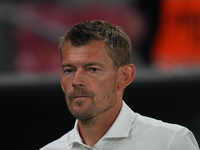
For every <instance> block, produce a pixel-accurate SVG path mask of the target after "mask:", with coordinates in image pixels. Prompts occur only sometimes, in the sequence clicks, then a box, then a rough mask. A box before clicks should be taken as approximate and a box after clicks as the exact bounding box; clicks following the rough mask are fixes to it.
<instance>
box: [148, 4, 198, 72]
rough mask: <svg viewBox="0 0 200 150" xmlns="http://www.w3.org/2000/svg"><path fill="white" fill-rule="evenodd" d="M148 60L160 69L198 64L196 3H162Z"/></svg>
mask: <svg viewBox="0 0 200 150" xmlns="http://www.w3.org/2000/svg"><path fill="white" fill-rule="evenodd" d="M161 4H162V5H161V14H160V24H159V25H160V26H159V29H158V33H157V36H156V39H155V43H153V47H152V54H151V56H152V57H151V58H152V61H153V63H154V64H155V65H156V66H157V67H158V68H160V69H167V70H168V69H173V68H176V67H192V66H197V65H200V1H198V0H181V1H178V0H163V1H162V3H161Z"/></svg>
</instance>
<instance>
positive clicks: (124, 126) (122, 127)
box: [69, 101, 136, 145]
mask: <svg viewBox="0 0 200 150" xmlns="http://www.w3.org/2000/svg"><path fill="white" fill-rule="evenodd" d="M135 119H136V114H135V113H134V112H133V111H132V110H131V109H130V108H129V107H128V105H127V104H126V103H125V102H124V101H123V103H122V108H121V110H120V112H119V115H118V116H117V118H116V120H115V121H114V123H113V124H112V126H111V127H110V129H109V130H108V131H107V133H106V134H105V135H104V136H103V137H102V138H104V139H106V138H123V137H128V136H129V133H130V130H131V128H132V125H133V123H134V121H135ZM74 143H79V144H83V142H82V139H81V137H80V134H79V131H78V120H76V122H75V125H74V129H73V130H72V134H71V138H70V141H69V144H70V145H71V144H74ZM83 145H84V144H83Z"/></svg>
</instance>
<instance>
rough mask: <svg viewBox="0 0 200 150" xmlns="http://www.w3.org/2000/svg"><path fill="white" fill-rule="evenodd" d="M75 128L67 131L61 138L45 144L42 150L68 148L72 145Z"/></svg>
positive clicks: (64, 149)
mask: <svg viewBox="0 0 200 150" xmlns="http://www.w3.org/2000/svg"><path fill="white" fill-rule="evenodd" d="M72 136H73V130H71V131H69V132H67V133H66V134H64V135H63V136H61V137H60V138H59V139H57V140H55V141H53V142H51V143H49V144H47V145H45V146H44V147H42V148H41V149H40V150H68V149H66V148H68V147H70V141H71V139H72V138H73V137H72Z"/></svg>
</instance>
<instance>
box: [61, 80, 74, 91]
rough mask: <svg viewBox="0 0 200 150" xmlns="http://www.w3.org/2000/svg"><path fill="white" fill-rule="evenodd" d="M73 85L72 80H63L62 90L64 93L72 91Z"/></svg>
mask: <svg viewBox="0 0 200 150" xmlns="http://www.w3.org/2000/svg"><path fill="white" fill-rule="evenodd" d="M71 85H72V84H71V82H70V80H67V79H62V80H61V86H62V90H63V92H64V93H66V92H68V91H70V89H71V88H72V86H71Z"/></svg>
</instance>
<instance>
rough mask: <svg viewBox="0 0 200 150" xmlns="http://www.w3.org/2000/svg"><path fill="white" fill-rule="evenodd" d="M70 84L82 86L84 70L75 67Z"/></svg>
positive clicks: (83, 83) (83, 84)
mask: <svg viewBox="0 0 200 150" xmlns="http://www.w3.org/2000/svg"><path fill="white" fill-rule="evenodd" d="M72 86H73V87H75V86H79V87H84V86H85V77H84V71H83V70H82V69H81V68H80V69H77V70H76V72H75V73H74V75H73V79H72Z"/></svg>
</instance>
